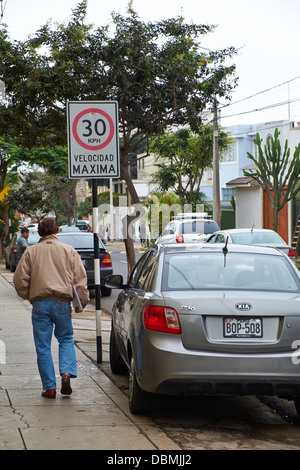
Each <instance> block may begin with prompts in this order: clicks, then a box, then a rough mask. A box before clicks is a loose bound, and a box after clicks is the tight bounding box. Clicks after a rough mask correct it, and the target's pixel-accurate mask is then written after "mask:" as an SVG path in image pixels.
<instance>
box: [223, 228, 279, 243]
mask: <svg viewBox="0 0 300 470" xmlns="http://www.w3.org/2000/svg"><path fill="white" fill-rule="evenodd" d="M231 238H232V241H233V243H238V244H240V245H259V244H260V243H263V244H266V243H277V244H279V245H283V244H284V242H283V241H282V239H281V238H280V236H279V235H278V233H276V232H251V231H249V232H243V233H234V234H232V235H231Z"/></svg>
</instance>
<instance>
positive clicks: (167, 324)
mask: <svg viewBox="0 0 300 470" xmlns="http://www.w3.org/2000/svg"><path fill="white" fill-rule="evenodd" d="M144 325H145V327H146V328H148V330H154V331H161V332H164V333H172V334H180V333H181V328H180V323H179V319H178V316H177V313H176V310H173V309H172V308H169V307H160V306H157V305H147V306H146V307H145V308H144Z"/></svg>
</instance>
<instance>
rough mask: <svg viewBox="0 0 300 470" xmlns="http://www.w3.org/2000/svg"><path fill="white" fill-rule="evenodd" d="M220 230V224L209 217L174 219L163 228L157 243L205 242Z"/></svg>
mask: <svg viewBox="0 0 300 470" xmlns="http://www.w3.org/2000/svg"><path fill="white" fill-rule="evenodd" d="M216 230H219V227H218V224H217V223H216V222H215V221H214V220H212V219H208V218H204V217H203V218H196V219H195V218H193V219H192V218H191V219H182V220H172V221H171V222H169V223H168V224H167V225H166V227H165V229H164V230H163V232H162V234H161V236H160V237H159V238H158V240H157V243H159V244H165V243H193V242H199V241H200V242H201V241H202V242H204V241H205V240H206V239H207V238H208V236H209V235H210V234H212V233H214V232H215V231H216Z"/></svg>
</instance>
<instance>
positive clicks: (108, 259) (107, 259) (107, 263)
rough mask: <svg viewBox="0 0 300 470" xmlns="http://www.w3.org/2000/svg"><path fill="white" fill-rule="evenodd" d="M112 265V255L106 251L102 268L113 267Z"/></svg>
mask: <svg viewBox="0 0 300 470" xmlns="http://www.w3.org/2000/svg"><path fill="white" fill-rule="evenodd" d="M111 267H112V263H111V257H110V256H109V255H108V254H107V253H105V255H104V256H103V259H102V261H101V268H111Z"/></svg>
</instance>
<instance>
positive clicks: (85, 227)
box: [75, 220, 92, 232]
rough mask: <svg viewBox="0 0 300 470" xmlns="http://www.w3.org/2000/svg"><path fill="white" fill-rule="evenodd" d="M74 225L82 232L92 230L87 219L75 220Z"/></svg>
mask: <svg viewBox="0 0 300 470" xmlns="http://www.w3.org/2000/svg"><path fill="white" fill-rule="evenodd" d="M75 227H78V228H79V229H80V230H81V231H82V232H92V227H91V226H90V224H89V223H88V221H87V220H77V224H75Z"/></svg>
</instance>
